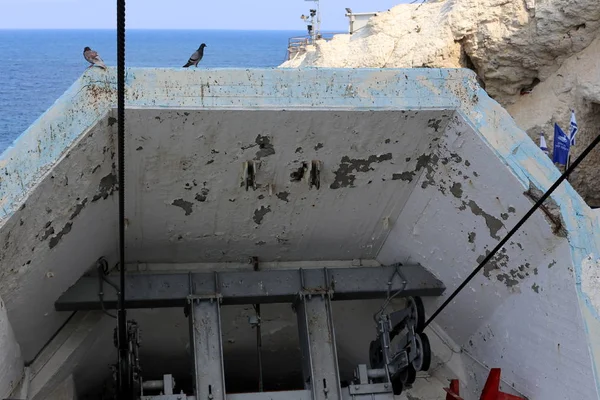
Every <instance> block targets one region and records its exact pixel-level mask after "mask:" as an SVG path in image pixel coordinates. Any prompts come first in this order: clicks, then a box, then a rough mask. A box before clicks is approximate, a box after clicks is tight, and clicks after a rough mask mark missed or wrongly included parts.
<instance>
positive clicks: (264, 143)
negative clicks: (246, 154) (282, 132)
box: [254, 135, 275, 160]
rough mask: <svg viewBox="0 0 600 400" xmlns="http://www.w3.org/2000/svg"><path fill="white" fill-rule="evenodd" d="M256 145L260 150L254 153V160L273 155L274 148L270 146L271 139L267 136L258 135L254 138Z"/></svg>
mask: <svg viewBox="0 0 600 400" xmlns="http://www.w3.org/2000/svg"><path fill="white" fill-rule="evenodd" d="M256 144H257V145H258V147H259V149H260V150H259V151H257V152H256V157H255V158H254V159H255V160H260V159H261V158H264V157H268V156H271V155H273V154H275V148H274V147H273V145H272V144H271V138H269V137H268V136H262V135H258V136H257V137H256Z"/></svg>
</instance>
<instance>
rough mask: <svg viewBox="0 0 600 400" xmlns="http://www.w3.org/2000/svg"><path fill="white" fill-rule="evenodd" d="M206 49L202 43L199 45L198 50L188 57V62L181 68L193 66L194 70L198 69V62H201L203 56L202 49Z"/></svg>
mask: <svg viewBox="0 0 600 400" xmlns="http://www.w3.org/2000/svg"><path fill="white" fill-rule="evenodd" d="M205 47H207V46H206V45H205V44H204V43H202V44H201V45H200V47H198V50H196V51H195V52H194V54H192V56H191V57H190V59H189V60H188V62H187V64H185V65H184V66H183V68H187V67H189V66H192V65H193V66H194V67H196V68H198V63H199V62H200V60H202V56H204V48H205Z"/></svg>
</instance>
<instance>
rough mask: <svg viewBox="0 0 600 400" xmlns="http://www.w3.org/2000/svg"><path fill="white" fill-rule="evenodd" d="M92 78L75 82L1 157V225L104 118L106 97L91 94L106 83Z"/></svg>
mask: <svg viewBox="0 0 600 400" xmlns="http://www.w3.org/2000/svg"><path fill="white" fill-rule="evenodd" d="M93 75H94V74H93V73H86V74H84V75H83V76H82V77H80V78H79V79H78V80H77V81H75V82H74V83H73V84H72V85H71V87H70V88H69V89H67V91H66V92H65V93H64V94H63V95H62V96H61V97H59V98H58V99H57V100H56V101H55V102H54V104H53V105H52V106H51V107H50V108H49V109H48V110H47V111H46V112H45V113H44V114H42V115H41V116H40V117H39V118H38V119H37V120H36V121H35V122H34V123H33V124H32V125H31V126H30V127H29V128H28V129H27V130H26V131H25V132H23V133H22V134H21V135H20V136H19V137H18V138H17V139H16V140H15V141H14V142H13V144H12V145H11V146H9V147H8V148H7V149H6V150H5V151H4V152H3V153H2V154H1V155H0V225H1V224H2V223H3V222H4V221H5V220H6V219H7V217H10V216H11V215H12V214H13V213H14V212H15V211H16V209H17V207H19V206H20V204H21V203H22V202H23V200H25V198H26V197H27V194H28V193H29V192H30V191H31V190H32V189H33V187H34V186H35V185H36V184H37V183H38V182H40V180H41V178H42V177H43V175H44V174H45V173H46V172H48V171H49V170H50V169H51V168H52V166H53V165H54V164H55V163H56V162H57V161H58V160H59V159H60V158H61V156H63V155H64V154H66V153H67V152H68V149H69V148H70V147H71V145H72V144H73V143H74V142H75V141H76V140H77V139H78V138H79V137H81V136H82V134H83V133H85V132H87V130H88V129H90V128H91V127H93V126H94V125H95V124H96V123H97V122H98V121H99V120H101V119H102V118H104V117H105V116H106V114H107V112H108V111H109V109H110V108H109V105H110V104H109V102H108V99H109V96H106V95H105V94H104V93H101V94H100V95H98V94H94V91H96V92H97V87H98V85H99V84H105V82H103V81H96V80H95V79H94V78H93Z"/></svg>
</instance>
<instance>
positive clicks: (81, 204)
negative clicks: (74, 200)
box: [69, 197, 88, 220]
mask: <svg viewBox="0 0 600 400" xmlns="http://www.w3.org/2000/svg"><path fill="white" fill-rule="evenodd" d="M87 201H88V199H87V197H86V198H85V199H83V201H82V202H81V203H79V204H76V205H75V210H74V211H73V214H71V216H70V217H69V219H70V220H72V219H73V218H75V217H76V216H78V215H79V213H80V212H81V210H83V208H84V207H85V205H86V204H87Z"/></svg>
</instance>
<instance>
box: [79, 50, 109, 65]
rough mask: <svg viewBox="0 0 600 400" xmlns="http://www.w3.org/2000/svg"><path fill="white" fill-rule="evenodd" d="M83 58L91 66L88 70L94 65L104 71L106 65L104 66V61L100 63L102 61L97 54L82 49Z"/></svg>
mask: <svg viewBox="0 0 600 400" xmlns="http://www.w3.org/2000/svg"><path fill="white" fill-rule="evenodd" d="M83 58H85V59H86V61H87V62H89V63H90V64H91V65H90V66H89V67H88V68H91V67H93V66H94V65H96V66H98V67H100V68H102V69H106V65H104V61H102V59H101V58H100V56H99V55H98V52H97V51H95V50H92V49H90V48H89V47H86V48H85V49H83Z"/></svg>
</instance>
